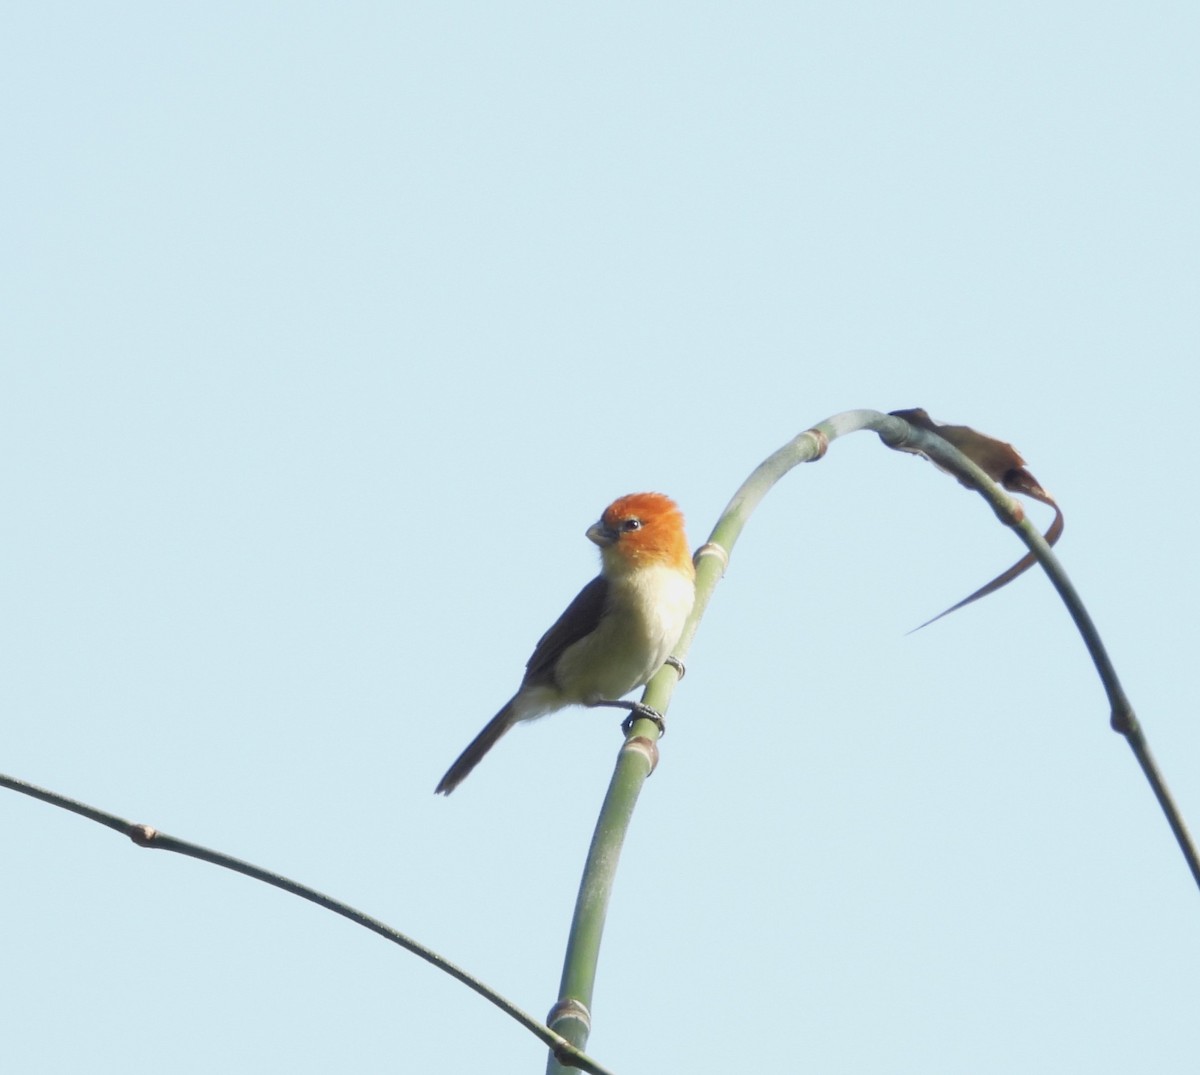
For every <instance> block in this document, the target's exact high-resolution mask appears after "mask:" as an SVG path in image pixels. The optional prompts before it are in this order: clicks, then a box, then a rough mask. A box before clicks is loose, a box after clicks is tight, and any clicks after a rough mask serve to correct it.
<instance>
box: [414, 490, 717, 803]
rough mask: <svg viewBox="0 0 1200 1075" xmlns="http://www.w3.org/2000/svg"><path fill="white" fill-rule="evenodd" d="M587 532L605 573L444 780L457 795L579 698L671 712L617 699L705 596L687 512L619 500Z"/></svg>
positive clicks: (645, 499)
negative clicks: (506, 742)
mask: <svg viewBox="0 0 1200 1075" xmlns="http://www.w3.org/2000/svg"><path fill="white" fill-rule="evenodd" d="M587 536H588V537H589V538H590V539H591V540H592V541H594V542H595V543H596V544H597V545H599V546H600V574H599V575H598V576H597V577H596V578H594V579H592V581H591V582H589V583H588V584H587V585H586V586H585V587H584V588H583V589H582V590H580V591H579V596H577V597H576V598H575V600H574V601H572V602H571V603H570V605H568V606H567V610H566V612H564V613H563V614H562V615H561V616H559V618H558V620H557V622H556V623H555V624H554V626H553V627H551V628H550V630H548V631H547V632H546V633H545V634H544V635H542V637H541V640H540V641H539V642H538V644H537V648H536V649H534V651H533V656H532V657H530V658H529V661H528V662H527V663H526V665H525V678H524V679H523V680H521V686H520V688H519V689H518V690H517V693H516V694H514V695H513V696H512V698H511V699H510V700H509V701H508V703H507V704H506V705H505V706H504V708H503V709H501V710H500V712H499V713H497V714H496V715H495V716H494V717H492V719H491V720H490V721H488V723H487V724H486V725H485V726H484V729H483V731H481V732H480V733H479V734H478V735H477V736H476V737H475V738H474V739H473V740H472V741H471V744H470V745H469V746H468V747H467V749H466V750H464V751H463V752H462V754H460V755H459V756H458V760H457V761H455V763H454V764H453V765H451V766H450V768H449V769H448V770H447V772H446V775H445V776H444V777H442V779H441V782H440V783H439V784H438V786H437V792H436V793H437V794H442V795H449V794H450V792H452V791H453V790H454V789H455V788H456V787H458V785H459V784H460V783H462V781H463V779H464V778H465V777H466V776H467V774H468V773H470V771H471V770H472V769H474V768H475V766H476V765H478V764H479V762H480V760H481V759H482V758H483V756H484V755H485V754H486V753H487V752H488V751H489V750H491V749H492V747H494V746H495V745H496V742H497V741H498V740H499V738H500V737H501V736H502V735H503V734H504V733H505V732H506V731H508V729H509V728H511V727H512V726H513V725H514V724H516V723H517V721H519V720H533V719H534V718H535V717H542V716H545V715H546V714H547V713H553V712H554V711H555V710H558V709H562V708H563V707H565V706H569V705H585V706H606V705H607V706H615V707H618V708H621V709H628V710H630V712H631V714H632V715H637V716H643V715H644V716H651V717H653V718H657V719H659V720H660V721H661V717H658V714H657V713H655V712H654V711H653V710H652V709H650V707H649V706H644V705H642V704H641V703H640V702H621V701H617V699H619V698H621V697H622V696H623V695H626V694H628V693H629V692H630V691H631V690H633V689H634V688H635V687H641V686H643V685H644V684H646V683H648V682H649V681H650V677H651V676H653V675H654V673H655V672H657V671H658V670H659V669H660V668H661V667H662V666H663V664H664V663H666V661H667V658H668V656H669V655H670V653H671V650H672V649H674V648H675V644H676V643H677V642H678V641H679V636H680V635H681V634H682V633H683V625H684V623H685V621H686V620H687V618H688V616H689V614H690V613H691V611H692V603H693V601H694V600H695V595H696V589H695V579H696V572H695V569H694V568H693V567H692V558H691V554H690V552H689V550H688V543H687V535H686V534H685V533H684V531H683V515H682V514H680V511H679V508H678V507H676V506H675V502H674V501H673V500H671V499H670V498H669V497H665V496H663V495H662V494H661V493H631V494H630V495H628V496H623V497H620V498H619V499H617V500H614V501H613V502H612V503H611V504H609V506H608V507H607V508H605V509H604V514H603V515H601V516H600V521H599V522H597V523H596V524H594V525H593V526H591V527H589V528H588V531H587Z"/></svg>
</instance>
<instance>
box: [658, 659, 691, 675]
mask: <svg viewBox="0 0 1200 1075" xmlns="http://www.w3.org/2000/svg"><path fill="white" fill-rule="evenodd" d="M663 664H669V665H670V666H671V667H672V668H674V669H675V671H676V672H678V673H679V678H680V679H683V677H684V676H685V675H686V674H687V666H686V665H685V664H684V663H683V661H681V660H680V659H679V658H678V657H668V658H667V659H666V660H665V661H663Z"/></svg>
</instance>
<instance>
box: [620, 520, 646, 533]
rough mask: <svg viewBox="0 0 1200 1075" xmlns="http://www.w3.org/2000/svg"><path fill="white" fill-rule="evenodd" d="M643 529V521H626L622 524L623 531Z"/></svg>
mask: <svg viewBox="0 0 1200 1075" xmlns="http://www.w3.org/2000/svg"><path fill="white" fill-rule="evenodd" d="M641 528H642V520H641V519H626V520H625V521H624V522H623V523H621V529H622V530H641Z"/></svg>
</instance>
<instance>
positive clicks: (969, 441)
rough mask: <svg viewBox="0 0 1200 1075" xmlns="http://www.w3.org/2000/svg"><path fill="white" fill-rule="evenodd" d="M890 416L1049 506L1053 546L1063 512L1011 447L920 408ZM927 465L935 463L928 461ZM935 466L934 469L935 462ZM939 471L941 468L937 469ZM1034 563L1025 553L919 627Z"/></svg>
mask: <svg viewBox="0 0 1200 1075" xmlns="http://www.w3.org/2000/svg"><path fill="white" fill-rule="evenodd" d="M890 413H891V414H892V415H893V416H895V417H896V418H903V419H904V420H905V421H907V422H909V423H910V424H911V425H914V426H918V427H919V428H921V429H925V430H928V431H929V432H931V433H936V434H937V435H938V436H939V437H941V438H942V439H943V440H945V441H948V442H949V443H950V444H952V445H954V447H955V448H957V449H958V450H959V451H960V452H962V453H963V455H965V456H966V457H967V458H968V459H970V460H971V462H973V463H974V464H975V465H976V466H977V467H979V469H980V470H982V471H983V472H984V473H985V474H987V476H988V477H989V478H991V479H992V481H995V482H999V483H1000V485H1002V486H1003V487H1004V488H1005V489H1007V490H1008V491H1009V492H1010V493H1020V494H1022V495H1024V496H1028V497H1032V498H1033V499H1034V500H1038V501H1040V502H1041V503H1043V504H1045V505H1047V506H1048V507H1051V508H1053V509H1054V521H1053V522H1051V524H1050V526H1049V527H1048V528H1047V530H1046V534H1045V538H1046V543H1047V544H1048V545H1053V544H1054V543H1055V542H1056V541H1058V539H1059V538H1060V537H1061V536H1062V532H1063V525H1064V520H1063V513H1062V509H1061V508H1059V506H1058V504H1057V503H1056V502H1055V500H1054V498H1053V497H1052V496H1051V495H1050V494H1049V493H1047V492H1046V490H1045V489H1043V488H1042V486H1041V484H1040V483H1039V482H1038V480H1037V479H1036V478H1035V477H1034V476H1033V475H1032V474H1030V473H1029V471H1028V469H1026V467H1025V460H1024V459H1022V458H1021V453H1020V452H1018V451H1017V450H1016V448H1014V447H1013V446H1012V445H1011V444H1009V443H1007V442H1006V441H1002V440H997V439H996V438H995V437H989V436H988V435H987V434H986V433H980V432H979V431H978V430H975V429H972V428H971V427H970V426H956V425H950V424H944V423H941V422H935V421H934V420H933V419H932V418H930V417H929V413H928V412H927V411H925V410H923V409H922V408H920V407H914V408H912V409H911V410H903V411H891V412H890ZM904 451H910V452H914V453H915V454H917V455H924V454H925V453H924V452H921V451H920V450H919V449H916V448H905V449H904ZM926 458H928V457H926ZM930 462H934V461H933V460H930ZM934 465H935V466H937V464H936V463H934ZM939 469H944V468H940V467H939ZM955 477H957V475H955ZM958 481H959V482H960V484H962V485H965V486H966V487H967V488H968V489H969V488H971V487H972V486H971V484H970V482H967V481H964V480H963V479H962V478H958ZM1035 563H1037V559H1036V558H1035V557H1034V555H1033V553H1026V554H1025V555H1024V556H1022V557H1021V559H1020V560H1018V561H1017V562H1016V563H1015V564H1013V565H1012V567H1010V568H1009V569H1008V570H1007V571H1003V572H1001V573H1000V574H999V575H997V576H996V577H995V578H994V579H992V580H991V582H988V583H986V584H984V585H983V586H981V587H979V589H978V590H976V591H975V592H974V593H972V594H970V595H969V596H967V597H964V598H963V599H962V600H961V601H959V602H958V604H956V605H951V606H950V607H949V608H948V609H946V610H945V611H944V612H939V613H938V614H937V615H936V616H934V617H933V619H931V620H926V621H925V622H924V623H923V624H921V627H928V626H929V625H930V624H931V623H933V622H935V621H936V620H940V619H941V618H942V617H943V616H948V615H950V613H951V612H957V611H958V610H959V609H960V608H964V607H965V606H967V605H969V604H971V603H972V602H973V601H978V600H979V599H980V598H981V597H987V596H988V594H993V593H995V592H996V591H997V590H999V589H1001V588H1002V587H1004V586H1007V585H1008V584H1009V583H1010V582H1012V580H1013V579H1015V578H1016V577H1017V576H1018V575H1021V574H1023V573H1024V572H1026V571H1028V570H1029V569H1030V568H1031V567H1032V566H1033V565H1034V564H1035ZM921 627H917V628H915V630H918V631H919V630H920V629H921Z"/></svg>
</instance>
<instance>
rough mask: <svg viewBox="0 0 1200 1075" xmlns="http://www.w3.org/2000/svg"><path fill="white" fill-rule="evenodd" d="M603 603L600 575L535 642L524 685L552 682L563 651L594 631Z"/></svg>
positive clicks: (604, 593)
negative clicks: (536, 642) (555, 667)
mask: <svg viewBox="0 0 1200 1075" xmlns="http://www.w3.org/2000/svg"><path fill="white" fill-rule="evenodd" d="M607 600H608V582H607V580H606V579H605V578H604V576H603V575H597V576H596V577H595V578H594V579H592V581H591V582H589V583H588V584H587V585H586V586H585V587H584V588H583V589H582V590H580V591H579V593H578V594H577V595H576V596H575V600H574V601H572V602H571V603H570V604H569V605H568V606H567V609H566V611H565V612H564V613H563V614H562V615H561V616H559V617H558V619H557V620H555V621H554V624H553V625H552V626H551V628H550V630H548V631H547V632H546V633H545V634H544V635H542V637H541V638H540V639H539V640H538V644H537V646H536V648H535V649H534V651H533V656H532V657H530V658H529V660H528V661H527V662H526V663H525V683H539V682H540V683H552V682H553V681H554V666H555V664H557V663H558V659H559V657H561V656H562V652H563V650H565V649H566V648H567V647H568V646H571V645H573V644H574V643H576V642H578V641H579V640H580V639H581V638H583V637H584V636H585V635H589V634H591V633H592V631H594V630H595V629H596V624H598V623H599V622H600V617H601V615H603V613H604V605H605V603H606V602H607Z"/></svg>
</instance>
